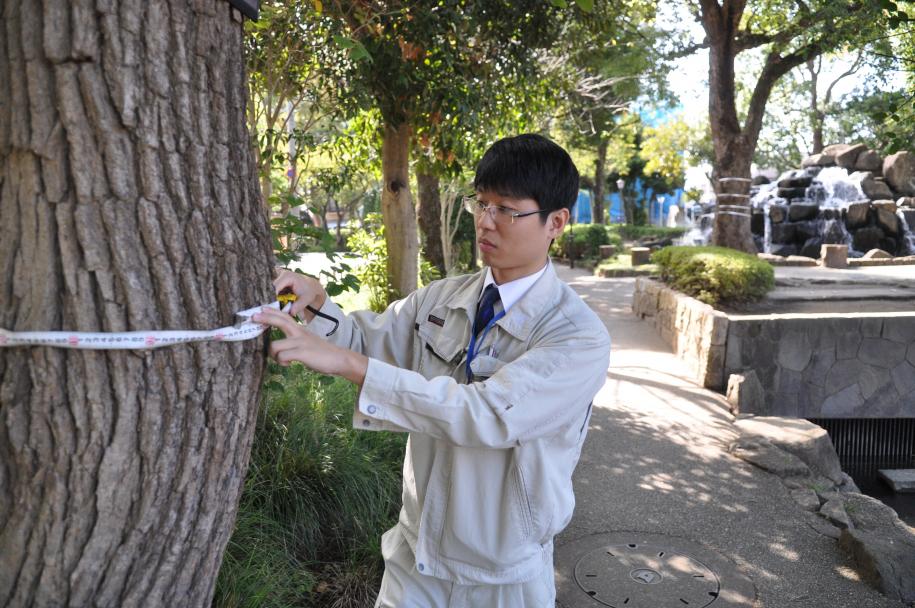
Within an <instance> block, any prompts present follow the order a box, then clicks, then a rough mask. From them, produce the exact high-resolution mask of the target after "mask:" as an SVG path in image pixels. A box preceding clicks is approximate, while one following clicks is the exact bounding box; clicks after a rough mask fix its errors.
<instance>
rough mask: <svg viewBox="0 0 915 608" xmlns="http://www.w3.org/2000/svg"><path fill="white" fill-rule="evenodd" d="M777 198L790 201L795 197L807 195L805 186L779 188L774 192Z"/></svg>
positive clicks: (799, 197)
mask: <svg viewBox="0 0 915 608" xmlns="http://www.w3.org/2000/svg"><path fill="white" fill-rule="evenodd" d="M776 194H778V197H779V198H783V199H785V200H788V201H791V200H795V199H803V198H804V197H805V196H807V188H779V189H778V190H777V192H776Z"/></svg>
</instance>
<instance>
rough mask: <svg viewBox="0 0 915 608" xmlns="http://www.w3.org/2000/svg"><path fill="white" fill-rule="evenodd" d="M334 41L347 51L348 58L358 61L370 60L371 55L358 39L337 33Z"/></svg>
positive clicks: (369, 61)
mask: <svg viewBox="0 0 915 608" xmlns="http://www.w3.org/2000/svg"><path fill="white" fill-rule="evenodd" d="M334 43H336V45H337V46H338V47H340V48H341V49H344V50H346V51H349V58H350V59H352V60H353V61H354V62H358V61H367V62H368V63H371V62H372V56H371V55H370V54H369V52H368V50H367V49H366V48H365V46H363V44H362V43H361V42H359V41H358V40H354V39H353V38H349V37H348V36H342V35H340V34H337V35H336V36H334Z"/></svg>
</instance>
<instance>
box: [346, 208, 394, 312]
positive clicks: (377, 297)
mask: <svg viewBox="0 0 915 608" xmlns="http://www.w3.org/2000/svg"><path fill="white" fill-rule="evenodd" d="M346 246H347V248H349V250H350V251H352V253H353V255H355V256H356V257H359V258H362V259H363V260H365V264H364V265H362V266H360V267H359V268H358V269H356V270H355V272H356V276H358V277H359V282H360V284H361V285H362V286H363V287H365V288H367V289H368V290H369V308H371V309H372V310H374V311H375V312H381V311H383V310H384V309H385V308H387V306H388V304H390V303H391V302H393V301H394V300H395V299H396V297H395V294H394V288H393V287H392V286H391V281H390V279H389V277H388V267H387V259H388V246H387V243H385V240H384V220H383V219H382V217H381V214H380V213H369V214H367V215H366V216H365V220H364V221H363V227H362V228H357V229H356V230H353V232H352V234H351V235H350V237H349V239H348V240H347V241H346Z"/></svg>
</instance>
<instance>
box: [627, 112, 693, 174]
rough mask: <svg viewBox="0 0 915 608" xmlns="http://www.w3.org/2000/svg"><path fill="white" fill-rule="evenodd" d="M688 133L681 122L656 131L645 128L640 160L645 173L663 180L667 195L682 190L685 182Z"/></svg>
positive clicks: (681, 120)
mask: <svg viewBox="0 0 915 608" xmlns="http://www.w3.org/2000/svg"><path fill="white" fill-rule="evenodd" d="M690 136H691V131H690V128H689V125H687V124H686V122H685V121H684V120H683V119H682V118H678V119H675V120H671V121H668V122H666V123H664V124H662V125H658V126H657V127H647V128H646V129H645V132H644V139H643V140H642V148H641V150H639V156H640V157H641V158H642V160H644V161H645V169H644V171H645V173H646V174H648V175H655V176H657V177H658V178H660V179H662V180H664V182H665V183H666V184H668V185H669V186H670V188H669V189H668V190H666V191H670V190H673V189H676V188H682V187H683V183H684V181H685V180H686V167H687V161H688V160H689V159H688V158H687V153H688V150H689V148H690Z"/></svg>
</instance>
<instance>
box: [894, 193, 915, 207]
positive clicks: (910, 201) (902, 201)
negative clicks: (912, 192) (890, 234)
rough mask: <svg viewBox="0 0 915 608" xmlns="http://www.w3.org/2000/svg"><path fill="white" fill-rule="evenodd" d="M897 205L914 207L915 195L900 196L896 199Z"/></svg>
mask: <svg viewBox="0 0 915 608" xmlns="http://www.w3.org/2000/svg"><path fill="white" fill-rule="evenodd" d="M896 206H897V207H911V208H913V209H915V196H900V197H899V200H897V201H896Z"/></svg>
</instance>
